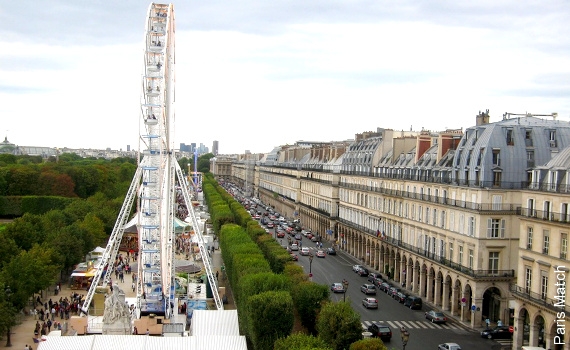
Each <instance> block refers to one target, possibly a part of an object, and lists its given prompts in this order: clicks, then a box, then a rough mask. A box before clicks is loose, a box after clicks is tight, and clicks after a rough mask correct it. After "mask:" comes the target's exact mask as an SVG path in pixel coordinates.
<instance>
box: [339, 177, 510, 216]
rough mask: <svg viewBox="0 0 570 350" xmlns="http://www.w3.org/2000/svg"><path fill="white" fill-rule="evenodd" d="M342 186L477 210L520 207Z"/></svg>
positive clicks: (344, 183) (373, 188)
mask: <svg viewBox="0 0 570 350" xmlns="http://www.w3.org/2000/svg"><path fill="white" fill-rule="evenodd" d="M340 187H344V188H351V189H355V190H360V191H366V192H376V193H382V194H386V195H390V196H397V197H403V198H410V199H417V200H422V201H426V202H431V203H437V204H444V205H448V206H452V207H459V208H465V209H471V210H477V211H493V212H498V211H501V212H505V213H511V214H516V213H517V209H519V208H520V207H519V206H518V204H510V203H499V204H497V203H475V202H469V201H462V200H458V199H451V198H447V197H441V196H434V195H427V194H425V193H424V194H421V193H415V192H408V191H401V190H397V189H389V188H383V187H373V186H366V185H360V184H351V183H346V182H342V183H340Z"/></svg>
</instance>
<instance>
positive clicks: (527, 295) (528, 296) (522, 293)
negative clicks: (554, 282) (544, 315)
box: [511, 284, 570, 312]
mask: <svg viewBox="0 0 570 350" xmlns="http://www.w3.org/2000/svg"><path fill="white" fill-rule="evenodd" d="M511 293H513V295H515V296H517V297H519V298H520V299H523V300H527V301H529V302H531V303H533V304H536V305H539V306H542V307H545V308H547V309H550V310H552V311H554V312H560V311H565V312H568V311H567V310H570V308H569V307H568V304H564V303H565V302H566V298H563V299H561V301H560V300H555V299H553V298H549V297H547V296H546V295H544V294H540V293H535V292H532V291H530V290H527V289H526V288H525V287H521V286H517V285H516V284H511ZM559 303H562V304H563V305H561V306H557V304H559Z"/></svg>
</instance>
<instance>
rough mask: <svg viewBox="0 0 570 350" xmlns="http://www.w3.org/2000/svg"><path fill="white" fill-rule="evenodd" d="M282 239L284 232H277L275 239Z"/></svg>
mask: <svg viewBox="0 0 570 350" xmlns="http://www.w3.org/2000/svg"><path fill="white" fill-rule="evenodd" d="M283 237H285V232H283V231H277V238H283Z"/></svg>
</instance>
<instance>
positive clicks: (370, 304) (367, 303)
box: [362, 298, 378, 309]
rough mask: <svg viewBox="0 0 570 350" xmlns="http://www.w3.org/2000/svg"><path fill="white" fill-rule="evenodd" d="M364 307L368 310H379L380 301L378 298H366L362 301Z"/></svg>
mask: <svg viewBox="0 0 570 350" xmlns="http://www.w3.org/2000/svg"><path fill="white" fill-rule="evenodd" d="M362 305H364V307H365V308H367V309H377V308H378V300H376V298H364V299H363V300H362Z"/></svg>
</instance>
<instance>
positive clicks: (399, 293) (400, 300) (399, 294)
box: [393, 292, 408, 304]
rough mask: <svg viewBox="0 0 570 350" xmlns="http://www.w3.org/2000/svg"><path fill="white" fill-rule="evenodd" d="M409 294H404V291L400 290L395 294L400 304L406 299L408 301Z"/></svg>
mask: <svg viewBox="0 0 570 350" xmlns="http://www.w3.org/2000/svg"><path fill="white" fill-rule="evenodd" d="M407 297H408V296H407V295H406V294H404V293H403V292H398V293H396V295H394V297H393V298H394V299H396V300H397V301H398V302H399V303H400V304H403V303H404V301H406V298H407Z"/></svg>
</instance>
